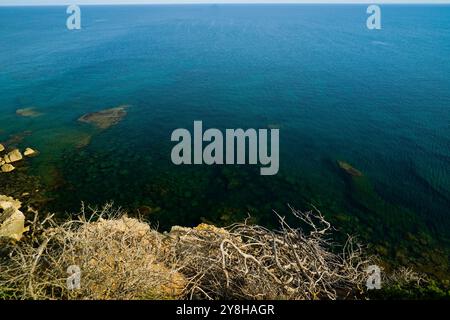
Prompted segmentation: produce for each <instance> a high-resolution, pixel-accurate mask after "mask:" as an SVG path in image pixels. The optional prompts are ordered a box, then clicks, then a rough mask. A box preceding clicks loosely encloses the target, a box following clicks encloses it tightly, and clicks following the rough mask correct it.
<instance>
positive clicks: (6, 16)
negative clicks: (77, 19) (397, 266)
mask: <svg viewBox="0 0 450 320" xmlns="http://www.w3.org/2000/svg"><path fill="white" fill-rule="evenodd" d="M365 11H366V7H365V6H329V5H317V6H314V5H278V6H275V5H267V6H264V5H215V6H211V5H196V6H116V7H95V6H94V7H82V26H83V29H82V30H80V31H68V30H67V29H66V28H65V20H66V17H67V15H66V13H65V8H64V7H39V8H31V7H30V8H0V88H1V95H0V141H5V140H8V139H9V138H10V137H11V135H17V134H19V135H20V134H21V133H23V132H25V131H29V132H28V133H29V134H27V135H25V136H24V137H23V139H22V140H20V141H16V142H14V143H15V144H16V145H18V146H19V147H22V148H23V147H26V146H32V147H34V148H37V149H38V150H39V151H40V155H39V157H36V158H34V159H32V160H28V162H27V165H29V169H28V172H29V173H30V174H33V175H38V176H40V177H41V178H42V180H43V181H44V183H45V184H47V186H48V188H47V189H48V193H49V195H50V196H51V198H52V200H51V201H50V202H49V203H48V205H47V206H48V208H51V209H52V210H58V211H71V212H73V211H74V210H77V209H78V208H79V206H80V203H81V201H86V203H90V204H102V203H104V202H106V201H108V200H114V202H115V204H116V205H120V206H123V207H125V208H128V209H130V210H137V208H139V210H140V212H141V213H145V214H146V215H147V218H149V219H150V220H152V221H155V222H156V221H158V222H159V223H160V224H161V226H166V227H167V226H169V225H171V224H174V223H176V224H185V225H193V224H196V223H198V222H200V221H213V222H216V223H223V224H226V223H228V222H230V221H234V220H237V219H241V218H243V217H246V216H247V214H248V213H251V214H252V215H253V216H254V217H255V219H256V220H258V221H260V222H262V223H268V224H269V221H271V219H272V217H273V214H272V212H271V210H272V209H278V210H280V211H281V212H287V210H286V204H287V203H289V204H291V205H293V206H296V207H298V208H301V209H307V208H310V207H311V204H313V205H315V206H317V207H318V208H320V209H321V210H322V211H323V212H324V213H325V214H326V215H327V216H328V217H330V219H332V220H333V221H336V223H337V224H338V226H340V227H342V228H347V229H346V230H348V231H350V232H357V233H361V234H363V236H365V237H367V239H378V240H379V241H380V240H381V241H385V242H386V241H387V242H392V241H400V240H399V239H405V237H406V234H410V235H411V234H413V235H414V236H416V235H419V234H423V233H426V234H429V235H432V237H433V239H435V241H437V242H438V243H445V241H446V240H448V238H449V230H450V228H449V227H450V212H449V211H450V210H449V207H450V6H384V7H382V23H383V29H382V30H379V31H370V30H368V29H367V28H366V17H367V14H366V12H365ZM123 104H126V105H130V107H129V109H128V114H127V116H126V117H125V118H124V119H123V121H121V122H120V123H119V124H118V125H116V126H114V127H112V128H110V129H108V130H104V131H100V130H96V129H94V128H92V127H91V126H89V125H86V124H81V123H79V122H77V119H78V118H79V117H80V116H81V115H83V114H85V113H87V112H92V111H97V110H101V109H106V108H110V107H115V106H119V105H123ZM27 107H34V108H35V109H36V111H39V112H41V113H42V115H40V116H38V117H20V116H17V115H16V113H15V111H16V109H18V108H27ZM194 120H202V121H203V124H204V127H215V128H220V129H225V128H239V127H241V128H267V127H272V126H276V127H279V128H280V149H281V151H280V172H279V174H278V175H277V176H275V177H261V176H259V169H258V168H256V167H247V166H241V167H238V166H214V167H205V166H197V167H176V166H174V165H172V163H171V161H170V150H171V147H172V146H173V144H172V143H171V142H170V135H171V133H172V131H173V130H174V129H176V128H180V127H184V128H188V129H190V130H192V126H193V121H194ZM337 160H343V161H346V162H348V163H351V164H352V165H353V166H354V167H355V168H357V169H358V170H360V171H361V172H363V174H364V177H363V179H360V180H358V179H352V178H351V177H349V176H347V175H346V174H345V173H343V172H342V170H340V169H339V167H338V166H337V163H336V161H337ZM355 180H356V181H355ZM0 191H1V185H0ZM0 193H1V192H0ZM143 207H145V208H143ZM283 210H284V211H283Z"/></svg>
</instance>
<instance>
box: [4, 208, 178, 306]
mask: <svg viewBox="0 0 450 320" xmlns="http://www.w3.org/2000/svg"><path fill="white" fill-rule="evenodd" d="M82 211H83V213H84V209H83V210H82ZM104 217H107V219H104ZM44 224H47V226H46V227H42V223H38V225H39V229H43V230H42V231H41V234H40V235H39V236H37V235H34V238H35V240H34V241H31V242H28V243H20V244H19V245H17V246H15V247H13V251H12V252H11V253H10V254H9V258H8V259H7V262H6V263H3V265H2V266H1V267H0V268H1V269H0V270H1V276H0V286H2V287H7V288H10V287H15V288H17V289H18V291H19V292H20V296H21V298H24V299H27V298H32V299H48V298H50V299H171V298H175V297H176V296H178V295H180V294H181V290H182V289H183V287H184V282H185V279H184V277H183V276H182V275H181V274H180V273H178V272H177V271H176V267H175V264H174V261H169V260H168V259H167V258H171V257H172V256H171V255H170V254H167V253H166V252H165V250H166V249H167V247H166V246H165V244H164V243H163V241H162V237H161V235H160V234H159V233H157V232H156V231H152V230H150V227H149V225H148V224H146V223H143V222H140V221H138V220H136V219H130V218H127V217H126V216H123V215H122V214H121V213H120V212H119V211H113V210H112V208H111V206H110V205H107V206H105V207H104V208H103V209H102V210H100V211H98V210H94V211H93V213H92V214H91V218H90V219H89V220H88V219H86V215H85V214H82V215H81V216H80V218H79V219H77V220H70V221H68V222H66V223H64V224H62V225H57V224H55V223H54V221H53V220H52V219H51V217H50V218H47V219H46V220H45V221H44ZM35 229H36V228H35ZM36 237H37V238H36ZM36 243H38V245H36ZM73 265H76V266H78V267H79V268H80V270H81V283H80V289H78V290H68V287H67V283H66V282H67V278H68V276H69V275H70V274H68V268H69V267H70V266H73Z"/></svg>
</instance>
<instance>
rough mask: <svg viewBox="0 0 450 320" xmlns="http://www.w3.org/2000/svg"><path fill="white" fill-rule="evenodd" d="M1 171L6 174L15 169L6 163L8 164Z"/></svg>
mask: <svg viewBox="0 0 450 320" xmlns="http://www.w3.org/2000/svg"><path fill="white" fill-rule="evenodd" d="M0 169H1V171H2V172H4V173H6V172H11V171H13V170H14V169H15V168H14V166H13V165H12V164H9V163H6V164H3V165H2V166H1V168H0Z"/></svg>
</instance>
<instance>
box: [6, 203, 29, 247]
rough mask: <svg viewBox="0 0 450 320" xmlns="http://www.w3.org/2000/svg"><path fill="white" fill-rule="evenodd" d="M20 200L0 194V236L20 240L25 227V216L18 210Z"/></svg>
mask: <svg viewBox="0 0 450 320" xmlns="http://www.w3.org/2000/svg"><path fill="white" fill-rule="evenodd" d="M20 206H21V203H20V201H18V200H14V199H13V198H11V197H7V196H4V195H0V238H1V237H6V238H10V239H14V240H17V241H18V240H20V239H21V238H22V236H23V233H24V232H25V231H27V229H26V228H25V216H24V214H23V213H22V212H21V211H20V210H19V209H20Z"/></svg>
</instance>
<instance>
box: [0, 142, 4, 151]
mask: <svg viewBox="0 0 450 320" xmlns="http://www.w3.org/2000/svg"><path fill="white" fill-rule="evenodd" d="M4 150H5V146H4V145H2V144H1V143H0V152H2V151H4Z"/></svg>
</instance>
